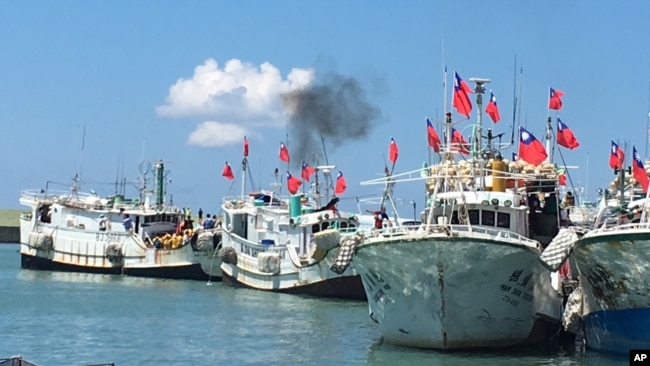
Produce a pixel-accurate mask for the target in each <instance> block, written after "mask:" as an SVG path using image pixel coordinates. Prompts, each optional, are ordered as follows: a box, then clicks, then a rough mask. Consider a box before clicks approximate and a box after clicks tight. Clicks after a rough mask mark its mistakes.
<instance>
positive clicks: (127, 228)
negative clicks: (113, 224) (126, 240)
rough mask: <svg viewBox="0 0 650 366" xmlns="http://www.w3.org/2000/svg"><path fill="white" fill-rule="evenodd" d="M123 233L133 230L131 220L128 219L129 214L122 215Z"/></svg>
mask: <svg viewBox="0 0 650 366" xmlns="http://www.w3.org/2000/svg"><path fill="white" fill-rule="evenodd" d="M122 224H123V225H124V230H125V231H131V230H133V220H132V219H131V218H130V217H129V214H124V220H122Z"/></svg>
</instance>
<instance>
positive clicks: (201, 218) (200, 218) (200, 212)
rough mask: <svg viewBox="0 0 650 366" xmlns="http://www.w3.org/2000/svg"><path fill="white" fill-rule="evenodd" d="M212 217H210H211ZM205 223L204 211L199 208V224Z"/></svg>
mask: <svg viewBox="0 0 650 366" xmlns="http://www.w3.org/2000/svg"><path fill="white" fill-rule="evenodd" d="M209 216H210V215H208V217H209ZM202 222H203V209H202V208H199V224H200V223H202Z"/></svg>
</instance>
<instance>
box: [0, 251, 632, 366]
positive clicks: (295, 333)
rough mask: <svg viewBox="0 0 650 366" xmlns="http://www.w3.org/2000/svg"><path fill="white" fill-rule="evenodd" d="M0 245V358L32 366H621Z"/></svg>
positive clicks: (326, 303) (356, 305)
mask: <svg viewBox="0 0 650 366" xmlns="http://www.w3.org/2000/svg"><path fill="white" fill-rule="evenodd" d="M18 249H19V246H18V244H3V245H0V283H1V285H0V358H4V357H10V356H12V355H21V356H23V358H24V359H26V360H29V361H31V362H34V363H36V364H38V365H43V366H56V365H66V366H68V365H89V364H100V363H114V364H115V365H117V366H123V365H140V366H144V365H222V364H228V365H299V364H304V365H409V366H413V365H476V364H481V366H497V365H499V366H503V365H565V366H566V365H598V366H608V365H626V364H628V361H627V356H626V355H625V356H622V357H621V356H605V355H601V354H598V353H595V352H590V351H586V352H582V351H581V349H580V348H581V347H580V346H579V344H576V346H575V347H568V348H566V349H562V348H559V347H553V346H551V347H539V348H534V349H526V350H519V351H500V352H471V353H468V352H462V353H458V352H451V353H444V352H436V351H427V350H418V349H410V348H401V347H395V346H391V345H388V344H385V343H383V342H382V340H381V336H380V334H379V331H378V329H377V327H376V325H375V324H374V323H373V322H372V321H371V320H370V318H369V316H368V305H367V304H366V303H365V302H357V301H340V300H324V299H316V298H307V297H301V296H295V295H285V294H275V293H268V292H262V291H255V290H248V289H243V288H232V287H225V286H223V285H222V284H221V283H220V282H211V283H210V282H208V283H206V282H201V281H182V280H160V279H146V278H132V277H125V276H111V275H91V274H82V273H62V272H48V271H32V270H22V269H20V255H19V253H18Z"/></svg>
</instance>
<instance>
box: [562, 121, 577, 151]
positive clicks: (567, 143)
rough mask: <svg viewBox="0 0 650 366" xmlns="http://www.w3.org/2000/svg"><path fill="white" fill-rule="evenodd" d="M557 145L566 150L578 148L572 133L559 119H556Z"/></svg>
mask: <svg viewBox="0 0 650 366" xmlns="http://www.w3.org/2000/svg"><path fill="white" fill-rule="evenodd" d="M557 143H558V145H560V146H564V147H566V148H567V149H575V148H577V147H578V146H580V143H578V139H576V136H575V135H574V134H573V131H571V129H570V128H569V127H567V125H565V124H564V123H563V122H562V121H561V120H560V117H558V118H557Z"/></svg>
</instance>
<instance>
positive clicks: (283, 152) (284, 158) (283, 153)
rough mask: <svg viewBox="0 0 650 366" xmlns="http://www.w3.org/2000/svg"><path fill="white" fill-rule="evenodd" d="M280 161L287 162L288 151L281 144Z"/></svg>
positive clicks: (285, 146)
mask: <svg viewBox="0 0 650 366" xmlns="http://www.w3.org/2000/svg"><path fill="white" fill-rule="evenodd" d="M280 160H282V161H286V162H287V163H288V162H289V149H287V145H285V144H284V143H283V142H281V143H280Z"/></svg>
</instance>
